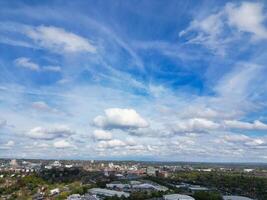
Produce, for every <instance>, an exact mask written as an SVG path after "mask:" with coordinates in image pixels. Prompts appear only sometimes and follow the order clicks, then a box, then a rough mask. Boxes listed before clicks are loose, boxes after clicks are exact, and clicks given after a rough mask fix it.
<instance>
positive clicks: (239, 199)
mask: <svg viewBox="0 0 267 200" xmlns="http://www.w3.org/2000/svg"><path fill="white" fill-rule="evenodd" d="M223 200H253V199H251V198H248V197H243V196H234V195H226V196H223Z"/></svg>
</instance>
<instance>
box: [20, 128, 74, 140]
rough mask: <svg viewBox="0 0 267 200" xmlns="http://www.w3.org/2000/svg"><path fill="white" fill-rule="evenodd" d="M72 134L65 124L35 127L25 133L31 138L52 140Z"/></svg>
mask: <svg viewBox="0 0 267 200" xmlns="http://www.w3.org/2000/svg"><path fill="white" fill-rule="evenodd" d="M73 134H74V131H72V130H71V129H70V128H69V127H67V126H57V127H54V128H50V129H48V128H44V127H35V128H32V129H31V130H30V131H28V132H26V133H25V135H26V136H28V137H30V138H32V139H41V140H53V139H56V138H64V137H69V136H71V135H73Z"/></svg>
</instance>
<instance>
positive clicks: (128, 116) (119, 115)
mask: <svg viewBox="0 0 267 200" xmlns="http://www.w3.org/2000/svg"><path fill="white" fill-rule="evenodd" d="M93 122H94V125H95V126H98V127H101V128H107V129H113V128H118V129H136V128H146V127H148V126H149V123H148V122H147V121H146V120H145V119H143V118H142V117H141V116H140V115H139V114H138V113H137V112H136V111H135V110H133V109H121V108H109V109H106V110H105V116H97V117H96V118H95V119H94V121H93Z"/></svg>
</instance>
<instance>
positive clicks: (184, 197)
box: [163, 194, 195, 200]
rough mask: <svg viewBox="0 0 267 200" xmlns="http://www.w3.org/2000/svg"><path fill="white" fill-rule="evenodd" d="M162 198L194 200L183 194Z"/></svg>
mask: <svg viewBox="0 0 267 200" xmlns="http://www.w3.org/2000/svg"><path fill="white" fill-rule="evenodd" d="M163 197H164V200H195V199H194V198H193V197H190V196H188V195H183V194H168V195H164V196H163Z"/></svg>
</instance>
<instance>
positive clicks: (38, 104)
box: [31, 101, 61, 114]
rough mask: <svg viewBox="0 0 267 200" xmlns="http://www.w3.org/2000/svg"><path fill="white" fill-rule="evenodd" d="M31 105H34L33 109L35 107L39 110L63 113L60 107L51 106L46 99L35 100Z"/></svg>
mask: <svg viewBox="0 0 267 200" xmlns="http://www.w3.org/2000/svg"><path fill="white" fill-rule="evenodd" d="M31 106H32V108H33V109H35V110H37V111H43V112H51V113H57V114H60V113H61V112H60V111H59V110H58V109H56V108H52V107H50V106H49V105H48V104H47V103H46V102H44V101H35V102H33V103H32V105H31Z"/></svg>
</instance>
